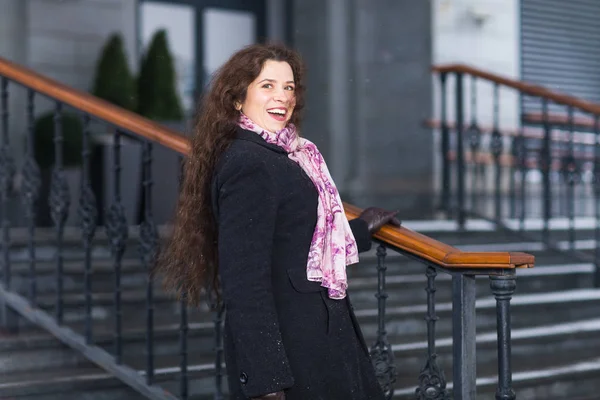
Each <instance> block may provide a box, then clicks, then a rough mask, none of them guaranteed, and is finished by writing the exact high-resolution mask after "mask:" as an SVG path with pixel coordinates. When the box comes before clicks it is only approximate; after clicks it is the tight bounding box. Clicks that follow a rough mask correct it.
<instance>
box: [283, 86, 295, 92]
mask: <svg viewBox="0 0 600 400" xmlns="http://www.w3.org/2000/svg"><path fill="white" fill-rule="evenodd" d="M285 90H292V91H294V90H296V88H295V87H293V86H286V87H285Z"/></svg>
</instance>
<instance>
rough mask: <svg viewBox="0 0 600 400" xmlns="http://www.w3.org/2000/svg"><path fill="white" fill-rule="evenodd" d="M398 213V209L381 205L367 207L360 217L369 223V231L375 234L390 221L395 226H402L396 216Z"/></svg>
mask: <svg viewBox="0 0 600 400" xmlns="http://www.w3.org/2000/svg"><path fill="white" fill-rule="evenodd" d="M397 214H398V211H387V210H384V209H383V208H379V207H369V208H365V209H364V210H363V212H362V213H361V214H360V215H359V216H358V218H360V219H362V220H363V221H365V222H366V223H367V226H368V227H369V232H370V233H371V234H373V233H375V232H377V231H378V230H380V229H381V227H382V226H384V225H385V224H388V223H389V224H392V225H394V226H400V225H401V224H402V223H401V222H400V220H399V219H398V218H396V215H397Z"/></svg>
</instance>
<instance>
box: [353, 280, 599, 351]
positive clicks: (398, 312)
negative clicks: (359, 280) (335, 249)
mask: <svg viewBox="0 0 600 400" xmlns="http://www.w3.org/2000/svg"><path fill="white" fill-rule="evenodd" d="M355 313H356V316H357V318H358V320H359V322H360V326H361V328H362V330H363V332H364V333H365V334H366V335H375V332H376V331H377V309H374V308H372V309H362V310H356V311H355ZM426 313H427V305H426V304H421V305H409V306H399V307H388V308H387V309H386V316H387V321H388V323H387V326H386V328H387V332H388V335H389V336H390V341H391V342H396V341H397V340H402V338H406V336H407V335H425V333H426V326H427V325H426V323H425V320H424V317H425V315H426ZM476 313H477V330H478V331H482V330H493V329H495V327H496V301H495V299H494V298H493V297H484V298H480V299H477V302H476ZM436 314H437V316H438V317H439V320H438V321H437V324H436V330H437V332H438V333H439V334H441V335H446V334H450V332H451V331H452V303H451V302H440V303H438V304H436ZM597 317H600V289H578V290H569V291H561V292H548V293H535V294H527V295H516V296H514V297H513V299H512V301H511V319H512V327H513V329H517V328H525V327H535V326H539V325H547V324H552V323H556V322H557V321H570V320H573V319H576V320H581V319H585V318H597ZM422 337H424V336H422Z"/></svg>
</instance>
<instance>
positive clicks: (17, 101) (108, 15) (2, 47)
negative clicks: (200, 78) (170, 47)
mask: <svg viewBox="0 0 600 400" xmlns="http://www.w3.org/2000/svg"><path fill="white" fill-rule="evenodd" d="M135 5H136V2H135V1H133V0H78V1H73V0H64V1H55V0H2V12H1V13H0V56H1V57H4V58H7V59H9V60H11V61H14V62H16V63H18V64H21V65H25V66H27V67H29V68H31V69H33V70H35V71H37V72H40V73H42V74H44V75H45V76H48V77H50V78H52V79H56V80H58V81H59V82H62V83H64V84H67V85H69V86H72V87H74V88H76V89H80V90H84V91H88V90H90V89H91V86H92V82H93V79H94V75H95V69H96V62H97V60H98V57H99V55H100V51H101V49H102V46H103V45H104V44H105V42H106V40H107V38H108V37H109V35H110V34H112V33H113V32H120V33H121V34H122V35H123V38H124V41H125V45H126V51H127V53H128V57H129V61H130V64H131V67H132V69H136V68H137V67H136V64H137V62H136V59H135V49H136V47H135V45H136V26H135ZM25 94H26V92H25V90H24V89H23V88H21V87H16V86H11V90H10V92H9V95H10V102H11V108H10V131H11V136H13V137H14V143H15V145H14V146H13V150H14V153H13V154H14V155H15V158H16V161H17V165H19V164H20V162H21V158H22V153H23V146H22V143H23V139H22V136H23V135H24V134H25V132H26V127H27V124H26V119H25V105H26V103H25ZM51 107H53V103H52V102H51V101H49V100H48V99H45V98H43V97H42V96H38V97H37V98H36V103H35V111H36V113H37V114H39V113H41V112H44V111H46V110H48V109H50V108H51Z"/></svg>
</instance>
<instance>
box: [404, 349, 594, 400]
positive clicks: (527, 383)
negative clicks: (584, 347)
mask: <svg viewBox="0 0 600 400" xmlns="http://www.w3.org/2000/svg"><path fill="white" fill-rule="evenodd" d="M541 365H542V364H539V365H538V367H537V368H534V369H531V370H528V371H525V372H515V373H514V374H513V388H514V389H515V392H516V395H517V398H518V399H527V400H547V399H552V400H571V399H578V400H585V399H597V398H598V397H597V392H598V376H599V375H600V358H592V359H588V360H582V361H579V362H573V363H569V364H555V365H548V364H546V365H543V367H542V368H540V366H541ZM497 382H498V380H497V376H495V375H494V376H483V377H481V378H477V400H479V399H482V400H495V391H496V388H497ZM448 388H449V389H452V382H449V383H448ZM414 393H415V387H414V386H407V387H399V388H398V389H397V390H396V391H395V393H394V397H393V398H394V399H397V400H409V399H411V400H412V399H414V398H415V397H414V396H415V394H414Z"/></svg>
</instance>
